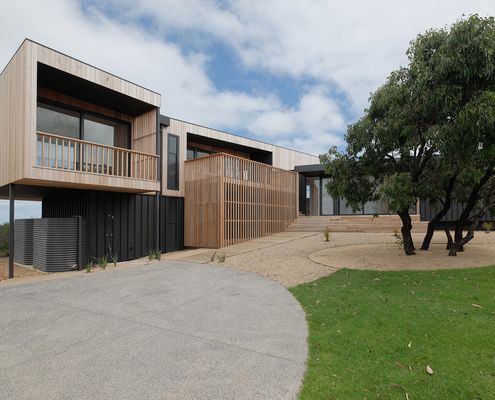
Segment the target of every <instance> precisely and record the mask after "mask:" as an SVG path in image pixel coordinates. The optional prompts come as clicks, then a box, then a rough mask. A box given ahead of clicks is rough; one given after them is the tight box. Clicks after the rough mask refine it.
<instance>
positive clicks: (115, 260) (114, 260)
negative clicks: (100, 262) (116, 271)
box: [111, 254, 119, 267]
mask: <svg viewBox="0 0 495 400" xmlns="http://www.w3.org/2000/svg"><path fill="white" fill-rule="evenodd" d="M111 260H112V263H113V266H114V267H116V266H117V263H118V262H119V256H118V255H117V254H114V255H113V256H112V257H111Z"/></svg>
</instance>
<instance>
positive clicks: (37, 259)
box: [33, 217, 88, 272]
mask: <svg viewBox="0 0 495 400" xmlns="http://www.w3.org/2000/svg"><path fill="white" fill-rule="evenodd" d="M33 241H34V245H33V266H34V267H35V268H37V269H40V270H42V271H45V272H60V271H70V270H72V269H76V268H77V267H78V266H79V267H80V268H82V267H84V266H85V265H86V264H87V263H88V224H87V221H86V220H84V219H82V218H79V217H73V218H39V219H35V220H34V223H33Z"/></svg>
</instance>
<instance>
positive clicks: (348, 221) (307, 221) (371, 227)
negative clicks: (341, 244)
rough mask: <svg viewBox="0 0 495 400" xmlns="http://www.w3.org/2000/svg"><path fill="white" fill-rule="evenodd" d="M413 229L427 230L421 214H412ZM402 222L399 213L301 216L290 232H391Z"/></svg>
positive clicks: (289, 229) (289, 228)
mask: <svg viewBox="0 0 495 400" xmlns="http://www.w3.org/2000/svg"><path fill="white" fill-rule="evenodd" d="M411 220H412V224H413V231H414V232H425V231H426V228H427V226H428V224H427V222H422V221H420V216H419V215H412V216H411ZM401 226H402V222H401V220H400V218H399V217H398V216H397V215H380V216H378V217H375V218H373V216H371V215H338V216H301V217H299V218H297V219H296V220H295V221H294V222H293V223H292V224H291V225H289V227H288V229H287V231H288V232H323V231H324V230H326V229H327V228H328V229H329V230H330V232H390V233H393V232H394V231H395V230H397V229H400V227H401Z"/></svg>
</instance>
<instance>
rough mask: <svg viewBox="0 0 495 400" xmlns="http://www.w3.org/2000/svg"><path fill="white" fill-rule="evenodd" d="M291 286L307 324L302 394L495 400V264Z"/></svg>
mask: <svg viewBox="0 0 495 400" xmlns="http://www.w3.org/2000/svg"><path fill="white" fill-rule="evenodd" d="M290 290H291V292H292V293H293V294H294V296H295V297H296V298H297V299H298V300H299V302H300V303H301V305H302V306H303V308H304V310H305V312H306V319H307V322H308V328H309V337H308V346H309V357H308V360H307V370H306V374H305V377H304V383H303V387H302V389H301V392H300V395H299V396H300V399H301V400H313V399H314V400H316V399H365V398H366V399H397V400H399V399H401V400H405V399H407V398H409V399H410V400H414V399H436V400H465V399H480V400H488V399H494V398H495V379H494V376H493V373H494V370H493V368H494V367H493V357H494V354H495V341H494V340H493V318H494V316H493V310H494V309H495V297H494V296H493V293H495V267H489V268H478V269H465V270H445V271H422V272H418V271H403V272H377V271H357V270H340V271H337V272H336V273H335V274H333V275H331V276H330V277H328V278H323V279H320V280H317V281H315V282H310V283H307V284H304V285H300V286H297V287H295V288H292V289H290ZM473 355H476V357H473ZM427 365H429V366H430V367H431V368H432V369H433V375H429V374H428V373H427V372H426V366H427ZM406 393H407V394H408V396H406Z"/></svg>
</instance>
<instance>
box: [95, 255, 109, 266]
mask: <svg viewBox="0 0 495 400" xmlns="http://www.w3.org/2000/svg"><path fill="white" fill-rule="evenodd" d="M96 263H97V264H98V266H99V267H100V268H101V269H105V268H106V267H107V264H108V259H107V256H103V257H99V258H97V259H96Z"/></svg>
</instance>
